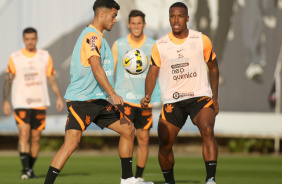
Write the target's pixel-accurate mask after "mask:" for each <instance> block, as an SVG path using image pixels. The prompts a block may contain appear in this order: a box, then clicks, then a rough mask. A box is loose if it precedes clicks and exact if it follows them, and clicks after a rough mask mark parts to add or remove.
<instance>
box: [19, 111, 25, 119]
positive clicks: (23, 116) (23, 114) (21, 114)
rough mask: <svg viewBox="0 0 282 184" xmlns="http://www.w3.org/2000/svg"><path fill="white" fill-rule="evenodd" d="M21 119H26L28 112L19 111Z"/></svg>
mask: <svg viewBox="0 0 282 184" xmlns="http://www.w3.org/2000/svg"><path fill="white" fill-rule="evenodd" d="M19 117H20V118H21V119H24V118H25V117H26V111H19Z"/></svg>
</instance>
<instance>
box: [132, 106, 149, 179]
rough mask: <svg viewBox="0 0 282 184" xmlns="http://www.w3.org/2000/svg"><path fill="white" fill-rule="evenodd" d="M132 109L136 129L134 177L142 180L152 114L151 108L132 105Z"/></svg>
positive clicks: (147, 152)
mask: <svg viewBox="0 0 282 184" xmlns="http://www.w3.org/2000/svg"><path fill="white" fill-rule="evenodd" d="M134 109H135V119H134V127H135V129H136V138H137V142H138V146H137V164H136V172H135V177H136V178H137V179H139V180H141V181H144V179H143V178H142V175H143V172H144V169H145V166H146V162H147V159H148V154H149V133H150V128H152V123H153V116H152V109H151V108H149V109H144V108H139V107H134Z"/></svg>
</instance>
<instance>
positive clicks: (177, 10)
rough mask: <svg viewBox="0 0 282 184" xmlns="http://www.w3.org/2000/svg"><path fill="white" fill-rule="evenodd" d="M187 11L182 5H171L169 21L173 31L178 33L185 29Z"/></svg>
mask: <svg viewBox="0 0 282 184" xmlns="http://www.w3.org/2000/svg"><path fill="white" fill-rule="evenodd" d="M188 21H189V16H188V12H187V11H186V10H185V8H182V7H173V8H171V9H170V11H169V22H170V26H171V28H172V31H173V33H176V34H179V33H181V32H183V31H184V30H187V24H186V23H187V22H188Z"/></svg>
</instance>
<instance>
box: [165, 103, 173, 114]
mask: <svg viewBox="0 0 282 184" xmlns="http://www.w3.org/2000/svg"><path fill="white" fill-rule="evenodd" d="M173 108H174V107H173V106H172V105H171V104H167V105H166V108H165V111H166V112H167V113H172V111H173Z"/></svg>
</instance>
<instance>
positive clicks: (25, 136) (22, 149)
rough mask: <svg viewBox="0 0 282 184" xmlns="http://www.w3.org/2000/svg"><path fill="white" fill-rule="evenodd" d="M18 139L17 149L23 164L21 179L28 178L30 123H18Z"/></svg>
mask: <svg viewBox="0 0 282 184" xmlns="http://www.w3.org/2000/svg"><path fill="white" fill-rule="evenodd" d="M17 126H18V130H19V140H18V150H19V153H20V159H21V163H22V166H23V169H22V175H21V179H28V177H29V173H28V172H29V169H30V166H29V151H30V144H29V138H30V125H29V124H18V125H17Z"/></svg>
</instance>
